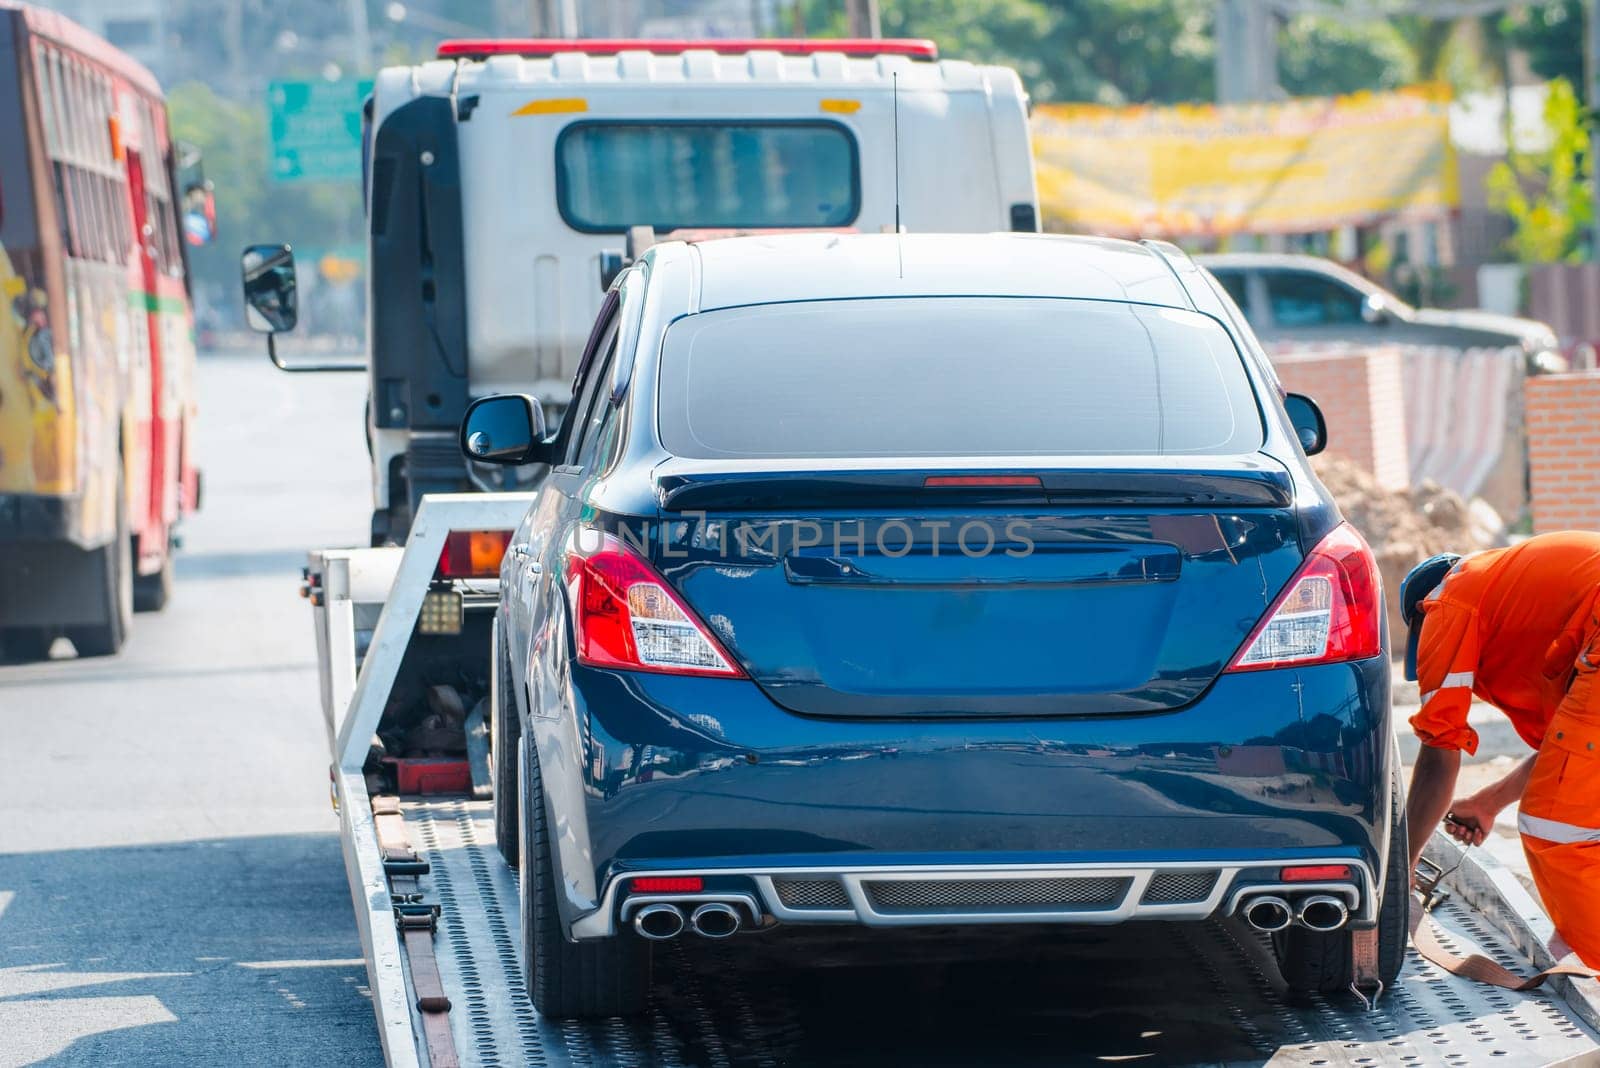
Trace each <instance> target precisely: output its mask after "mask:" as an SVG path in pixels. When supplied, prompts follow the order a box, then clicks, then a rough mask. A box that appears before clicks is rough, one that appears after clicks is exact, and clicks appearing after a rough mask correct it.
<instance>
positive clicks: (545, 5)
mask: <svg viewBox="0 0 1600 1068" xmlns="http://www.w3.org/2000/svg"><path fill="white" fill-rule="evenodd" d="M532 15H533V33H534V36H535V37H576V36H578V3H577V0H532Z"/></svg>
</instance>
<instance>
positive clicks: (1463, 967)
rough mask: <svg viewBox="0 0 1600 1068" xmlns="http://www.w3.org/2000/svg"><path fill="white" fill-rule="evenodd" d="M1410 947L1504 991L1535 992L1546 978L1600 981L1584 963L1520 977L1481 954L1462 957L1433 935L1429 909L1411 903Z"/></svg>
mask: <svg viewBox="0 0 1600 1068" xmlns="http://www.w3.org/2000/svg"><path fill="white" fill-rule="evenodd" d="M1411 944H1412V945H1413V946H1415V947H1416V950H1417V952H1418V953H1420V954H1422V957H1423V959H1424V960H1426V961H1428V962H1429V963H1431V964H1436V965H1438V966H1439V967H1441V968H1443V969H1444V970H1445V971H1447V972H1449V973H1450V974H1451V975H1459V976H1461V977H1462V978H1463V979H1475V980H1477V981H1478V982H1480V983H1488V984H1489V985H1490V986H1498V987H1500V988H1502V989H1505V990H1534V989H1536V988H1538V987H1541V986H1543V985H1544V982H1545V980H1546V979H1549V978H1550V977H1551V976H1553V975H1570V976H1573V977H1575V978H1579V979H1600V972H1596V971H1595V970H1594V969H1592V968H1585V967H1584V966H1583V965H1581V964H1557V965H1555V966H1554V967H1551V968H1546V969H1545V970H1544V971H1542V972H1540V973H1539V974H1538V975H1530V976H1526V977H1524V976H1521V975H1518V974H1517V973H1516V972H1514V971H1512V970H1511V969H1509V968H1506V967H1502V966H1501V965H1499V964H1497V963H1495V962H1494V961H1492V960H1490V959H1489V958H1488V957H1485V956H1484V955H1483V954H1481V953H1474V954H1472V955H1470V956H1466V957H1461V956H1457V955H1456V954H1454V953H1452V952H1450V951H1449V950H1448V949H1446V948H1444V946H1443V944H1442V943H1440V941H1439V936H1438V935H1437V934H1436V933H1435V932H1434V929H1433V923H1432V922H1431V921H1430V920H1429V919H1428V913H1427V910H1426V909H1424V908H1423V907H1422V904H1421V902H1416V901H1413V902H1412V907H1411Z"/></svg>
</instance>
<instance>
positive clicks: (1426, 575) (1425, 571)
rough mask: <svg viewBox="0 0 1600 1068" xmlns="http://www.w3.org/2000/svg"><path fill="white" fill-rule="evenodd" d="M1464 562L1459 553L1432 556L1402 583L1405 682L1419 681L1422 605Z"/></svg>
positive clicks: (1413, 570)
mask: <svg viewBox="0 0 1600 1068" xmlns="http://www.w3.org/2000/svg"><path fill="white" fill-rule="evenodd" d="M1460 561H1461V554H1460V553H1439V554H1438V555H1437V556H1430V557H1428V558H1427V559H1426V560H1424V561H1422V563H1420V564H1418V565H1417V566H1416V567H1414V568H1412V569H1411V570H1410V571H1409V572H1407V573H1406V577H1405V578H1404V579H1402V580H1401V581H1400V618H1401V619H1403V620H1405V623H1406V629H1407V630H1408V631H1409V633H1408V634H1407V636H1406V678H1408V679H1411V680H1412V681H1413V682H1414V681H1416V678H1417V638H1418V636H1419V635H1420V634H1421V633H1422V611H1421V605H1422V602H1423V601H1425V600H1427V599H1428V595H1429V594H1430V593H1432V592H1433V591H1434V590H1436V589H1438V588H1439V583H1441V582H1443V581H1444V577H1445V576H1446V575H1448V574H1449V573H1450V569H1451V568H1453V567H1455V566H1456V564H1457V563H1459V562H1460Z"/></svg>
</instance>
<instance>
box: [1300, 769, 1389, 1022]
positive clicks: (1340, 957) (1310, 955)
mask: <svg viewBox="0 0 1600 1068" xmlns="http://www.w3.org/2000/svg"><path fill="white" fill-rule="evenodd" d="M1389 804H1390V807H1391V810H1392V811H1393V813H1394V825H1393V828H1392V829H1391V830H1390V832H1389V870H1388V873H1387V875H1386V877H1385V879H1384V886H1383V899H1382V901H1381V902H1380V903H1379V906H1378V978H1380V979H1382V980H1383V985H1384V986H1385V987H1386V988H1388V989H1393V988H1394V983H1395V979H1396V978H1397V977H1398V976H1399V975H1400V966H1401V965H1402V964H1404V963H1405V956H1406V941H1407V939H1408V938H1409V936H1410V927H1409V925H1408V924H1407V922H1406V921H1407V919H1408V918H1409V917H1408V915H1407V913H1408V911H1409V909H1410V908H1411V880H1410V878H1409V876H1410V872H1409V871H1407V868H1408V867H1409V864H1408V861H1409V860H1410V852H1409V850H1408V847H1407V844H1406V810H1405V806H1404V805H1403V804H1401V802H1400V791H1399V789H1398V788H1396V789H1395V790H1394V791H1393V792H1392V794H1391V797H1390V801H1389ZM1272 948H1273V950H1274V951H1275V953H1276V955H1277V958H1278V970H1279V971H1280V972H1282V973H1283V981H1284V982H1285V983H1286V984H1288V987H1289V991H1290V992H1291V993H1293V994H1298V995H1310V994H1343V993H1346V992H1348V991H1349V989H1350V983H1351V981H1352V980H1353V979H1354V977H1355V956H1354V951H1353V947H1352V946H1351V944H1350V931H1349V929H1348V928H1344V929H1341V930H1338V931H1329V932H1327V933H1325V934H1324V933H1321V932H1318V931H1309V930H1307V929H1306V928H1304V927H1289V928H1286V929H1285V930H1282V931H1279V932H1277V933H1275V934H1274V935H1273V936H1272Z"/></svg>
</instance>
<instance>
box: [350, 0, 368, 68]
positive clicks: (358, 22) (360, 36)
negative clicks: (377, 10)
mask: <svg viewBox="0 0 1600 1068" xmlns="http://www.w3.org/2000/svg"><path fill="white" fill-rule="evenodd" d="M345 7H346V8H347V9H348V11H349V15H350V51H351V53H352V55H351V59H352V60H354V61H355V71H354V73H355V75H356V77H358V78H359V77H361V76H362V75H363V74H366V73H368V72H370V71H371V70H372V31H371V28H370V27H369V26H368V24H367V4H366V0H346V3H345Z"/></svg>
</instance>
